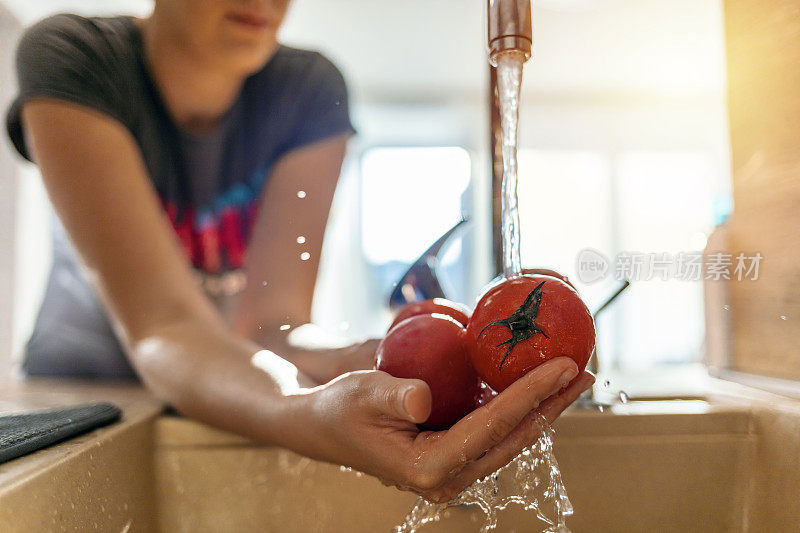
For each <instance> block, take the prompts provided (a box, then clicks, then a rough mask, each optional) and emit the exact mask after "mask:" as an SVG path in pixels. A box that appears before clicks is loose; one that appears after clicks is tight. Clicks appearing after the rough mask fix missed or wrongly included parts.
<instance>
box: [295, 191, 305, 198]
mask: <svg viewBox="0 0 800 533" xmlns="http://www.w3.org/2000/svg"><path fill="white" fill-rule="evenodd" d="M297 197H298V198H305V197H306V191H297Z"/></svg>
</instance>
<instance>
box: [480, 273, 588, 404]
mask: <svg viewBox="0 0 800 533" xmlns="http://www.w3.org/2000/svg"><path fill="white" fill-rule="evenodd" d="M594 343H595V332H594V321H593V320H592V315H591V314H590V313H589V310H588V309H587V308H586V305H585V304H584V303H583V301H582V300H581V298H580V296H578V293H577V292H575V289H573V288H572V287H570V286H569V285H567V284H566V283H564V282H563V281H561V280H560V279H556V278H554V277H551V276H542V275H524V276H519V277H515V278H511V279H507V280H505V281H503V282H501V283H499V284H498V285H496V286H494V287H492V288H491V289H489V290H488V291H487V292H486V294H484V296H483V297H482V298H481V299H480V301H479V302H478V305H477V306H476V307H475V311H473V313H472V317H471V318H470V321H469V325H468V326H467V349H468V350H469V354H470V359H471V360H472V365H473V366H474V367H475V370H476V371H477V372H478V374H479V375H480V376H481V378H483V380H484V381H486V383H488V384H489V385H490V386H491V387H492V388H493V389H494V390H496V391H498V392H502V391H503V390H504V389H505V388H506V387H508V386H509V385H511V384H512V383H514V381H516V380H517V379H519V378H520V377H522V376H524V375H525V374H526V373H528V372H530V371H531V370H533V369H534V368H536V367H537V366H539V365H540V364H542V363H544V362H545V361H548V360H550V359H553V358H555V357H560V356H567V357H571V358H572V359H573V360H574V361H575V363H576V364H577V365H578V368H579V369H580V370H581V371H583V369H584V368H586V363H587V362H588V361H589V357H591V355H592V350H593V349H594Z"/></svg>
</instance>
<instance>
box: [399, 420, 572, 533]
mask: <svg viewBox="0 0 800 533" xmlns="http://www.w3.org/2000/svg"><path fill="white" fill-rule="evenodd" d="M538 423H539V424H538V425H539V428H540V431H541V432H540V435H539V438H538V439H537V441H536V443H535V444H533V445H532V446H530V447H528V448H525V449H524V450H522V453H520V454H519V455H518V456H517V457H516V458H515V459H514V460H513V461H511V462H510V463H509V464H507V465H506V466H504V467H503V468H501V469H500V470H498V471H497V472H495V473H494V474H491V475H489V476H487V477H485V478H483V479H479V480H478V481H476V482H475V483H473V484H472V485H470V486H469V487H467V488H466V489H465V490H464V491H463V492H461V494H459V495H458V496H457V497H456V498H455V499H453V500H452V501H450V502H448V503H443V504H435V503H429V502H427V501H425V500H424V499H422V498H420V499H419V500H417V503H416V505H415V506H414V508H413V509H411V512H409V513H408V515H407V516H406V518H405V520H404V521H403V524H402V525H400V526H398V527H397V528H396V529H395V531H396V532H397V533H414V532H415V531H417V529H419V528H420V527H421V526H423V525H424V524H427V523H430V522H436V521H438V520H440V519H441V516H442V513H443V512H444V511H445V509H447V508H448V507H452V506H455V505H477V506H478V507H479V508H480V509H481V511H483V513H484V516H485V521H484V524H483V527H481V531H483V532H485V531H489V530H491V529H494V528H495V527H497V519H498V512H499V511H502V510H503V509H505V508H506V507H508V506H509V505H510V504H512V503H516V504H519V505H522V506H523V508H524V509H526V510H529V511H533V512H535V513H536V516H537V517H538V518H539V519H540V520H541V521H542V522H544V523H545V524H546V526H545V529H544V531H545V532H547V533H568V532H569V529H567V525H566V517H567V516H570V515H572V504H571V503H570V501H569V497H568V496H567V491H566V488H565V487H564V482H563V480H562V479H561V471H560V470H559V468H558V462H557V461H556V458H555V455H553V429H552V428H551V427H550V425H549V424H548V423H547V421H546V420H545V419H544V417H540V418H539V420H538Z"/></svg>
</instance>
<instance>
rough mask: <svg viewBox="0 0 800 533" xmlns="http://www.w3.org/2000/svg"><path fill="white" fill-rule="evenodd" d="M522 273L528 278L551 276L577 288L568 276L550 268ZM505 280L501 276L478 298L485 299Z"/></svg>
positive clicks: (487, 286) (527, 270) (527, 269)
mask: <svg viewBox="0 0 800 533" xmlns="http://www.w3.org/2000/svg"><path fill="white" fill-rule="evenodd" d="M522 273H523V274H525V275H526V276H550V277H553V278H557V279H560V280H561V281H563V282H564V283H566V284H567V285H569V286H570V287H572V288H573V289H574V288H575V285H573V284H572V282H571V281H570V280H569V278H568V277H567V276H564V275H563V274H560V273H558V272H556V271H555V270H551V269H549V268H523V269H522ZM505 280H506V278H505V276H503V275H502V274H500V275H499V276H497V277H496V278H494V279H493V280H492V281H490V282H489V283H487V284H486V285H485V286H484V287H483V289H481V292H480V293H479V294H478V298H479V299H480V298H483V297H484V295H485V294H486V293H487V292H489V291H490V290H491V289H493V288H495V287H497V286H498V285H500V284H501V283H503V282H504V281H505Z"/></svg>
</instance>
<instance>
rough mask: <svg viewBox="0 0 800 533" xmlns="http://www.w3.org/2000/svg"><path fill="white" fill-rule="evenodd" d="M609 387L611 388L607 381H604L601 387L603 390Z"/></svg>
mask: <svg viewBox="0 0 800 533" xmlns="http://www.w3.org/2000/svg"><path fill="white" fill-rule="evenodd" d="M610 386H611V381H609V380H605V381H604V382H603V387H605V388H609V387H610Z"/></svg>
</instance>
